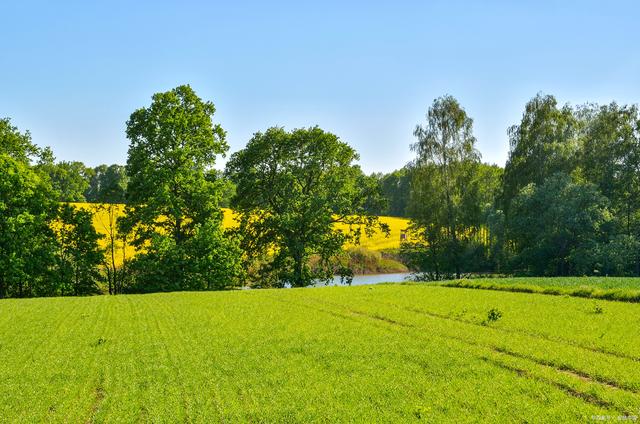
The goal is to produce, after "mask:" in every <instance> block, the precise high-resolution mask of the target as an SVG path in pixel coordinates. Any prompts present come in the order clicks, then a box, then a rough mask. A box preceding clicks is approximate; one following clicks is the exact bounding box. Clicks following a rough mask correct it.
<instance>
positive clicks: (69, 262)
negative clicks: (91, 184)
mask: <svg viewBox="0 0 640 424" xmlns="http://www.w3.org/2000/svg"><path fill="white" fill-rule="evenodd" d="M54 229H55V233H56V238H57V240H58V246H59V248H58V255H57V256H58V258H57V259H58V264H57V269H58V276H59V284H60V293H59V294H60V295H62V296H64V295H65V294H67V295H68V294H73V295H74V296H78V295H87V294H94V293H98V292H99V286H98V284H99V282H100V281H101V279H102V276H101V273H100V265H102V263H103V261H104V252H103V250H102V249H101V248H100V246H99V244H98V242H99V240H100V239H101V238H102V237H103V236H101V235H100V234H98V233H97V231H96V229H95V227H94V226H93V214H92V213H91V212H89V211H86V210H82V209H77V208H75V207H73V206H70V205H62V206H61V207H60V211H59V217H58V222H57V223H56V225H54Z"/></svg>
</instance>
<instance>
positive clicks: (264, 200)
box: [227, 127, 384, 287]
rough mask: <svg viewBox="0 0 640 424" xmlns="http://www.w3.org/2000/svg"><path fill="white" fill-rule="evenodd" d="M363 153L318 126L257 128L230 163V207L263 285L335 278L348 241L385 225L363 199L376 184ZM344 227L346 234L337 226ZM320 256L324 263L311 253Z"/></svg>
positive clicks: (367, 199) (372, 192) (373, 194)
mask: <svg viewBox="0 0 640 424" xmlns="http://www.w3.org/2000/svg"><path fill="white" fill-rule="evenodd" d="M357 159H358V154H357V153H356V151H355V150H353V148H351V147H350V146H349V145H348V144H346V143H344V142H342V141H341V140H340V139H339V138H338V137H337V136H335V135H334V134H331V133H328V132H325V131H323V130H321V129H320V128H318V127H313V128H303V129H297V130H294V131H291V132H287V131H285V130H284V129H282V128H278V127H274V128H270V129H268V130H267V131H266V132H264V133H256V134H254V136H253V138H252V139H251V140H250V141H249V143H248V144H247V146H246V147H245V148H244V149H243V150H241V151H239V152H237V153H235V154H234V155H233V156H232V157H231V160H230V161H229V163H228V164H227V174H228V175H229V177H230V179H231V180H232V181H233V182H234V183H235V184H236V195H235V196H234V198H233V200H232V206H233V207H234V208H235V209H236V211H237V212H238V213H239V214H240V229H239V231H240V233H241V234H243V236H244V243H243V247H244V250H245V252H246V253H247V255H248V257H249V260H250V261H254V262H255V260H256V259H259V260H261V261H262V263H261V264H259V265H258V266H259V271H258V275H259V278H260V281H258V283H257V284H259V285H276V286H282V285H284V284H287V283H288V284H290V285H292V286H294V287H299V286H307V285H309V284H311V283H312V282H313V281H314V280H318V279H320V280H329V279H331V278H332V277H333V275H334V274H336V273H338V274H345V271H346V274H345V275H346V276H347V277H348V276H349V274H350V270H343V269H336V268H335V261H334V260H335V258H336V256H337V255H338V254H339V253H341V252H342V247H343V245H344V244H345V243H347V242H352V243H353V242H355V243H357V242H358V240H359V238H360V237H361V235H362V233H363V232H364V233H365V234H370V233H371V232H372V230H373V229H374V228H376V227H380V226H383V225H384V224H381V223H380V222H379V220H378V218H377V217H376V216H373V215H370V214H368V213H367V211H366V210H365V204H366V203H367V202H372V201H373V199H375V198H376V193H377V192H378V187H377V184H376V181H375V180H374V179H373V178H370V177H367V176H365V175H364V174H363V173H362V171H361V170H360V167H359V166H357V165H356V164H355V161H356V160H357ZM338 223H340V224H343V227H344V228H345V229H344V231H341V230H336V229H335V228H334V225H335V224H338ZM311 255H317V256H318V257H319V258H320V261H319V263H318V266H316V267H311V266H310V264H309V258H310V256H311Z"/></svg>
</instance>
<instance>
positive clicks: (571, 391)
mask: <svg viewBox="0 0 640 424" xmlns="http://www.w3.org/2000/svg"><path fill="white" fill-rule="evenodd" d="M305 300H313V301H314V302H318V303H320V304H323V305H325V306H332V307H334V308H339V309H341V310H342V311H343V312H346V313H348V314H352V315H355V316H360V317H363V318H365V319H370V320H375V321H376V322H378V323H384V324H386V325H385V327H386V328H388V329H393V330H400V329H412V330H418V331H419V330H420V329H419V327H416V326H414V325H412V324H408V323H404V322H401V321H398V320H396V319H391V318H388V317H384V316H382V315H381V314H380V313H379V312H378V313H374V314H372V313H369V312H365V311H361V310H356V309H353V308H349V307H346V306H345V305H343V304H338V303H335V302H329V301H324V300H319V299H314V298H305ZM283 301H284V300H283ZM295 303H296V304H297V305H299V306H302V307H306V308H310V309H314V310H316V311H318V312H323V313H327V309H323V308H318V307H313V306H311V305H309V304H307V303H300V302H295ZM331 313H332V315H334V316H335V315H338V316H343V317H344V316H345V315H344V314H336V313H335V311H331ZM346 316H348V315H346ZM433 318H436V319H442V318H441V317H439V316H434V317H433ZM411 333H412V334H410V335H409V334H407V333H403V334H406V335H407V336H411V337H417V338H420V339H423V340H425V339H426V338H425V337H424V335H423V334H422V333H417V334H415V331H411ZM429 336H430V337H433V336H436V337H438V338H442V339H447V340H450V341H455V342H458V343H462V344H465V345H467V346H470V347H474V348H476V349H481V350H480V351H479V352H476V355H475V356H476V358H480V359H482V358H489V362H491V363H497V362H496V360H495V359H493V358H491V355H494V354H495V353H499V354H503V355H507V356H510V357H512V358H516V359H521V360H522V359H525V360H528V361H529V362H531V363H534V364H536V365H539V366H546V367H548V368H550V369H552V370H553V371H554V373H555V374H556V375H554V377H556V379H557V374H559V373H565V375H567V374H568V375H569V376H570V377H572V379H573V380H582V381H583V382H584V383H588V384H589V385H590V386H594V385H595V386H599V387H600V388H604V389H610V390H611V389H614V390H622V391H625V392H626V395H625V398H626V399H628V398H629V396H632V397H631V399H632V401H631V404H632V405H633V404H634V402H635V405H638V404H640V398H638V397H635V396H634V395H636V394H637V393H638V392H637V390H635V389H630V388H628V387H624V386H620V385H618V384H617V383H616V382H615V381H609V380H602V379H598V378H594V376H592V375H589V374H586V373H584V372H581V371H579V370H574V369H572V368H571V367H566V366H565V367H558V366H556V365H555V364H554V363H553V362H550V361H541V360H540V359H539V358H535V357H531V356H527V355H523V354H518V353H515V352H512V351H509V350H507V349H505V348H500V347H496V346H493V345H490V344H483V343H478V342H475V341H471V340H468V339H466V338H464V337H459V336H452V335H451V334H447V333H432V332H430V333H429ZM503 365H504V364H501V365H500V366H501V367H502V368H504V369H508V370H511V371H514V369H515V368H514V367H509V366H503ZM525 371H526V370H525ZM516 374H517V375H519V376H521V377H523V376H524V377H527V378H533V377H531V375H532V374H531V373H530V372H529V371H526V372H517V373H516ZM536 379H537V380H538V381H541V382H545V383H548V384H550V385H553V386H554V387H556V388H558V389H560V390H562V391H563V392H565V393H566V394H568V395H570V396H573V397H576V398H578V399H580V400H582V401H584V402H587V403H590V404H592V405H594V406H599V407H606V408H613V409H615V410H616V411H617V412H619V413H625V414H627V413H631V412H632V411H633V408H632V407H630V406H629V403H630V402H629V401H626V402H624V406H619V405H617V404H615V403H613V402H612V401H610V400H607V399H604V398H602V397H598V396H597V395H595V394H592V393H589V392H587V391H581V390H579V389H577V388H575V387H573V386H572V385H568V384H566V383H561V382H558V381H556V379H551V378H539V377H536ZM573 383H574V385H575V383H576V382H575V381H574V382H573ZM591 388H593V387H591Z"/></svg>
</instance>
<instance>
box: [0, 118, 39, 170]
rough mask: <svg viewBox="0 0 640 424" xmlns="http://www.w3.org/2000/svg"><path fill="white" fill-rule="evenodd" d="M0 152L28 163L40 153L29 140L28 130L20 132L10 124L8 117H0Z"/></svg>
mask: <svg viewBox="0 0 640 424" xmlns="http://www.w3.org/2000/svg"><path fill="white" fill-rule="evenodd" d="M0 153H4V154H6V155H7V156H9V157H12V158H14V159H15V160H17V161H19V162H22V163H27V164H28V163H29V162H30V161H31V159H33V158H34V157H36V156H38V155H39V154H40V149H38V147H37V146H36V145H35V144H33V143H32V142H31V134H29V131H26V132H24V133H21V132H20V131H18V128H16V127H15V126H13V125H11V120H10V119H9V118H1V119H0Z"/></svg>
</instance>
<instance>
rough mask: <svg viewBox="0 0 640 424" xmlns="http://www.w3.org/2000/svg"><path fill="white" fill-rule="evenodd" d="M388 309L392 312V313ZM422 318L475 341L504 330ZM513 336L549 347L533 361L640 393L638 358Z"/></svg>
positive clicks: (367, 301)
mask: <svg viewBox="0 0 640 424" xmlns="http://www.w3.org/2000/svg"><path fill="white" fill-rule="evenodd" d="M304 298H305V300H310V299H313V297H311V296H304ZM358 300H360V301H361V302H365V304H366V307H367V308H368V307H370V305H371V304H382V305H383V306H385V307H386V308H387V310H386V311H385V313H386V314H389V313H390V312H393V311H395V313H396V315H397V314H398V313H400V311H402V308H401V307H399V306H398V305H396V304H388V303H385V302H377V301H376V300H375V299H372V298H370V297H369V298H366V299H362V298H358V297H356V296H349V301H350V302H351V304H354V303H356V302H357V301H358ZM316 301H318V299H316ZM319 301H321V302H323V303H327V302H328V303H329V304H332V305H333V306H337V307H344V305H343V304H341V303H335V302H333V303H332V302H330V301H329V300H327V299H325V298H323V299H321V300H319ZM351 309H353V308H351ZM389 309H392V311H390V310H389ZM409 312H412V311H411V310H409ZM423 315H425V316H426V317H427V318H431V319H435V320H444V321H449V322H450V323H451V324H452V325H454V327H452V328H451V329H449V328H446V330H447V331H446V334H448V335H451V334H467V335H469V337H470V338H472V339H473V338H477V337H479V335H480V334H485V333H487V332H500V331H501V330H502V328H500V327H494V326H491V325H481V324H476V323H470V322H468V321H466V320H459V319H454V318H451V317H448V316H443V315H441V314H431V313H426V314H423ZM405 318H406V317H405ZM409 318H411V319H413V317H409ZM470 326H473V327H475V330H471V329H469V328H468V327H470ZM465 327H466V328H465ZM477 330H480V332H478V331H477ZM511 334H512V335H513V336H514V337H512V339H513V340H517V341H520V345H522V346H524V347H525V350H528V351H531V348H528V346H536V345H541V346H546V347H547V349H545V350H544V351H542V352H540V353H538V354H537V355H531V354H528V356H529V357H531V358H535V359H536V360H538V361H542V362H543V363H545V364H550V365H553V366H555V367H557V368H560V369H564V370H570V371H572V372H575V373H582V374H584V375H589V376H590V378H593V379H596V380H598V381H600V382H601V383H603V384H611V385H616V386H618V387H620V388H624V389H626V390H630V391H633V392H636V393H639V392H640V364H639V362H638V361H637V358H635V357H629V356H628V355H625V354H622V355H615V354H614V355H611V354H610V353H609V352H602V351H600V350H599V349H585V350H586V351H581V350H582V349H584V347H583V346H581V345H580V344H578V343H570V344H566V343H563V342H560V341H556V340H553V339H551V338H546V337H543V336H539V335H537V334H529V333H528V332H523V333H520V332H517V331H515V332H513V333H511ZM469 337H465V338H463V339H464V340H465V341H468V340H469ZM485 339H487V340H485V344H487V345H489V346H492V347H498V348H503V349H508V348H507V347H506V346H505V345H504V343H503V344H502V345H495V343H494V340H496V338H495V337H489V336H488V335H487V336H486V337H485ZM500 340H502V341H503V342H504V340H505V339H504V338H502V339H500V338H498V341H500ZM487 342H488V343H487ZM562 349H564V350H568V351H570V352H565V353H567V355H566V356H568V357H570V358H582V357H583V356H585V355H589V356H591V357H593V361H591V362H589V361H587V362H585V361H581V362H582V367H583V368H584V367H586V369H585V370H582V369H580V366H576V365H575V364H571V363H567V361H566V360H565V359H564V358H563V357H562V356H561V355H559V354H557V352H558V351H561V350H562ZM569 353H570V355H569ZM549 355H553V357H552V359H549V358H548V356H549ZM628 361H632V362H631V363H629V362H628ZM574 362H575V361H574ZM593 364H608V365H609V367H608V369H609V371H610V372H609V373H607V372H605V371H602V370H600V369H598V368H594V366H593ZM631 370H635V373H632V372H630V371H631ZM625 375H626V376H625Z"/></svg>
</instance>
